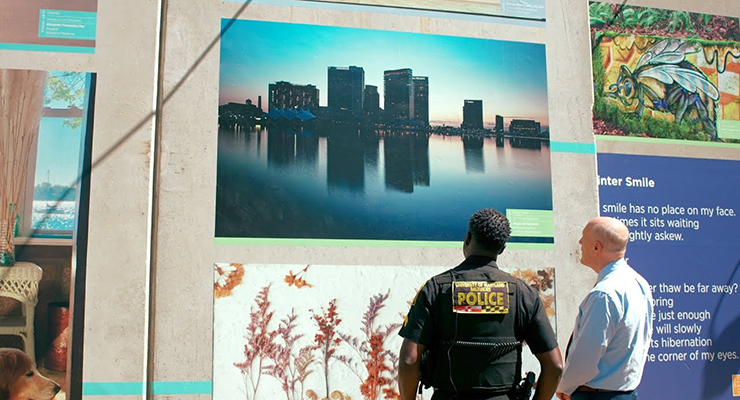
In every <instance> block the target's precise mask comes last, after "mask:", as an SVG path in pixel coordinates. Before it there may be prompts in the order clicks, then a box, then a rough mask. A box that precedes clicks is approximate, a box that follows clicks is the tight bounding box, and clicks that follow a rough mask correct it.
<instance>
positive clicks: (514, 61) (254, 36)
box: [219, 19, 548, 126]
mask: <svg viewBox="0 0 740 400" xmlns="http://www.w3.org/2000/svg"><path fill="white" fill-rule="evenodd" d="M228 21H229V20H227V19H223V20H222V26H224V25H225V24H227V23H228ZM350 65H354V66H358V67H362V68H363V69H364V71H365V84H366V85H375V86H378V90H379V92H380V96H381V98H380V104H381V107H383V71H385V70H392V69H400V68H411V69H412V70H413V74H414V75H415V76H427V77H429V114H430V115H429V119H430V122H431V123H432V124H442V123H447V124H451V125H459V124H460V123H461V122H462V108H463V101H464V100H465V99H474V100H483V114H484V122H485V123H486V124H487V125H492V124H493V123H494V122H495V115H496V114H499V115H503V116H504V117H505V118H529V119H535V120H537V121H539V122H541V123H542V125H543V126H547V125H548V114H547V74H546V63H545V46H544V45H543V44H534V43H522V42H508V41H500V40H487V39H474V38H464V37H456V36H442V35H426V34H417V33H404V32H390V31H379V30H369V29H355V28H339V27H329V26H318V25H302V24H290V23H278V22H265V21H250V20H238V21H236V22H235V23H234V24H233V25H232V26H231V27H230V28H229V30H228V31H227V32H226V33H224V35H223V36H222V38H221V70H220V93H219V104H225V103H228V102H238V103H244V102H245V100H246V99H251V100H252V102H253V103H254V104H257V96H259V95H261V96H262V106H263V109H265V110H266V106H267V87H268V85H269V84H270V83H273V82H277V81H281V80H284V81H288V82H291V83H295V84H313V85H316V86H317V87H318V89H319V97H320V101H319V104H320V105H322V106H325V105H326V103H327V100H326V99H327V68H328V67H329V66H337V67H347V66H350ZM506 122H507V123H508V120H507V121H506Z"/></svg>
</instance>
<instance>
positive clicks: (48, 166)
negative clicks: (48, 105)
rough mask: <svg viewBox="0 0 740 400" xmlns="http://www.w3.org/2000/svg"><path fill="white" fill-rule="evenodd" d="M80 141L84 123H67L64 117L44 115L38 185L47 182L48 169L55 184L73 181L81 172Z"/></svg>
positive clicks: (39, 151) (67, 184)
mask: <svg viewBox="0 0 740 400" xmlns="http://www.w3.org/2000/svg"><path fill="white" fill-rule="evenodd" d="M81 145H82V127H80V128H77V129H72V128H70V127H68V126H65V125H64V118H42V119H41V125H40V126H39V147H38V153H37V157H36V181H35V185H38V184H40V183H42V182H46V178H47V172H48V173H49V182H51V184H52V185H62V186H70V185H72V184H74V183H75V181H76V180H77V177H78V176H79V172H80V171H79V168H80V146H81Z"/></svg>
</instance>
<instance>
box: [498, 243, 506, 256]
mask: <svg viewBox="0 0 740 400" xmlns="http://www.w3.org/2000/svg"><path fill="white" fill-rule="evenodd" d="M504 250H506V245H504V247H502V248H501V250H499V251H498V254H501V253H503V252H504Z"/></svg>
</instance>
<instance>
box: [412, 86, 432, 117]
mask: <svg viewBox="0 0 740 400" xmlns="http://www.w3.org/2000/svg"><path fill="white" fill-rule="evenodd" d="M412 80H413V82H414V119H415V120H417V121H421V122H423V123H424V125H429V77H427V76H415V77H413V78H412Z"/></svg>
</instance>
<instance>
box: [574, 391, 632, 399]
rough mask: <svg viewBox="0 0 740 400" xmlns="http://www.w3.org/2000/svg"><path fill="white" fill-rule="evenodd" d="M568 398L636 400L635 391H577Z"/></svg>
mask: <svg viewBox="0 0 740 400" xmlns="http://www.w3.org/2000/svg"><path fill="white" fill-rule="evenodd" d="M570 400H637V391H636V390H633V391H631V392H579V391H576V392H575V393H573V394H572V395H570Z"/></svg>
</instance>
